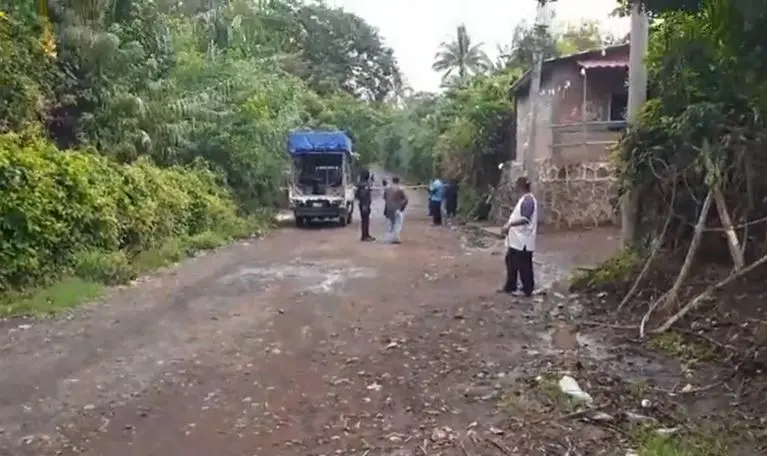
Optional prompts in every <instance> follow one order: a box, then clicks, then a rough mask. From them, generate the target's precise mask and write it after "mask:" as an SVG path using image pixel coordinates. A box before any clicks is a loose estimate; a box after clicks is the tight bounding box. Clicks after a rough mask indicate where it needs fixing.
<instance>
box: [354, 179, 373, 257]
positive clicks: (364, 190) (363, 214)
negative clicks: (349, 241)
mask: <svg viewBox="0 0 767 456" xmlns="http://www.w3.org/2000/svg"><path fill="white" fill-rule="evenodd" d="M354 198H355V199H356V200H357V201H358V204H359V206H360V228H361V229H362V239H361V240H362V242H367V241H375V238H374V237H373V236H371V235H370V206H371V205H372V204H373V196H372V190H371V188H370V173H369V172H368V171H367V170H364V171H362V174H361V176H360V181H359V183H358V184H357V190H356V191H355V192H354Z"/></svg>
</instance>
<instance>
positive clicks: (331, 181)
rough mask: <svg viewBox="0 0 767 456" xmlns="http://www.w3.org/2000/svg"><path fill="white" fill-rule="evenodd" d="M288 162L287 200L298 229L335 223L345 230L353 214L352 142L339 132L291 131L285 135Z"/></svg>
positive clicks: (353, 155)
mask: <svg viewBox="0 0 767 456" xmlns="http://www.w3.org/2000/svg"><path fill="white" fill-rule="evenodd" d="M288 153H289V154H290V159H291V165H292V166H291V172H290V173H289V176H290V177H289V183H288V199H289V202H290V208H291V210H292V211H293V215H294V217H295V220H296V225H297V226H303V225H306V224H307V223H308V222H310V221H312V220H327V219H333V220H337V221H338V223H339V224H341V225H342V226H345V225H347V224H349V223H351V221H352V214H353V213H354V181H353V175H352V169H353V164H354V157H355V154H354V152H353V151H352V141H351V139H350V138H349V136H348V135H346V133H344V132H342V131H294V132H291V133H289V135H288Z"/></svg>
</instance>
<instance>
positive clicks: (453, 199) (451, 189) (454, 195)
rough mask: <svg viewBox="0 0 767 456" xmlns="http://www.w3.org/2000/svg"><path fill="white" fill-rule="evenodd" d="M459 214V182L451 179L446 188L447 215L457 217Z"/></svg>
mask: <svg viewBox="0 0 767 456" xmlns="http://www.w3.org/2000/svg"><path fill="white" fill-rule="evenodd" d="M456 212H458V181H457V180H453V179H451V180H450V181H449V182H448V184H447V187H446V188H445V213H446V214H447V216H448V217H451V218H452V217H455V214H456Z"/></svg>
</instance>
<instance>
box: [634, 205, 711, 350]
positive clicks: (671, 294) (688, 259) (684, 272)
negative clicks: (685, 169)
mask: <svg viewBox="0 0 767 456" xmlns="http://www.w3.org/2000/svg"><path fill="white" fill-rule="evenodd" d="M712 200H713V192H712V191H711V190H709V191H708V194H707V195H706V199H705V200H704V201H703V207H702V208H701V210H700V216H699V217H698V222H697V223H696V224H695V233H694V234H693V237H692V242H691V243H690V248H689V249H688V250H687V255H686V256H685V258H684V264H682V269H680V270H679V275H677V277H676V280H675V281H674V285H673V286H672V287H671V289H670V290H669V291H667V292H666V293H664V294H663V296H661V297H660V298H658V300H657V301H655V302H654V303H652V305H651V306H650V308H649V309H648V310H647V312H646V313H645V314H644V316H643V317H642V322H641V323H640V324H639V337H642V338H644V335H645V326H646V325H647V321H648V320H649V319H650V316H651V315H652V313H653V312H654V311H655V309H657V308H659V307H660V308H664V307H666V306H668V305H669V304H670V303H675V302H676V301H677V296H678V294H679V289H680V288H682V284H683V283H684V281H685V279H686V278H687V276H688V275H689V274H690V268H692V264H693V261H694V260H695V254H696V253H697V252H698V247H700V241H701V239H702V238H703V230H704V229H705V228H706V219H707V218H708V212H709V210H711V202H712Z"/></svg>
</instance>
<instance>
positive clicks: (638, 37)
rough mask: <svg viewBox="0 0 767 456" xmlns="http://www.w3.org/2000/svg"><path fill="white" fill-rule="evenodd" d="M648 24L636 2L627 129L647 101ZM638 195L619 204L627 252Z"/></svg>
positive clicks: (628, 196) (628, 194) (633, 192)
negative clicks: (646, 59) (646, 60)
mask: <svg viewBox="0 0 767 456" xmlns="http://www.w3.org/2000/svg"><path fill="white" fill-rule="evenodd" d="M648 29H649V20H648V18H647V14H646V13H645V12H644V11H643V10H642V6H641V5H640V4H639V2H638V1H636V0H634V1H632V5H631V35H630V44H629V46H630V48H629V49H630V50H629V100H628V109H627V111H628V112H627V114H628V115H627V120H628V122H629V128H630V127H631V124H633V123H634V122H636V120H637V115H638V114H639V110H640V109H641V108H642V104H644V102H645V100H646V99H647V68H646V67H645V62H644V60H645V57H646V56H647V41H648V33H649V32H648ZM638 211H639V195H638V194H637V192H636V190H635V189H633V188H629V189H627V191H626V194H625V195H624V196H623V199H622V200H621V245H622V246H623V247H624V248H626V247H629V246H630V245H631V244H633V243H634V238H635V237H636V228H637V218H638V217H639V214H638Z"/></svg>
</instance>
